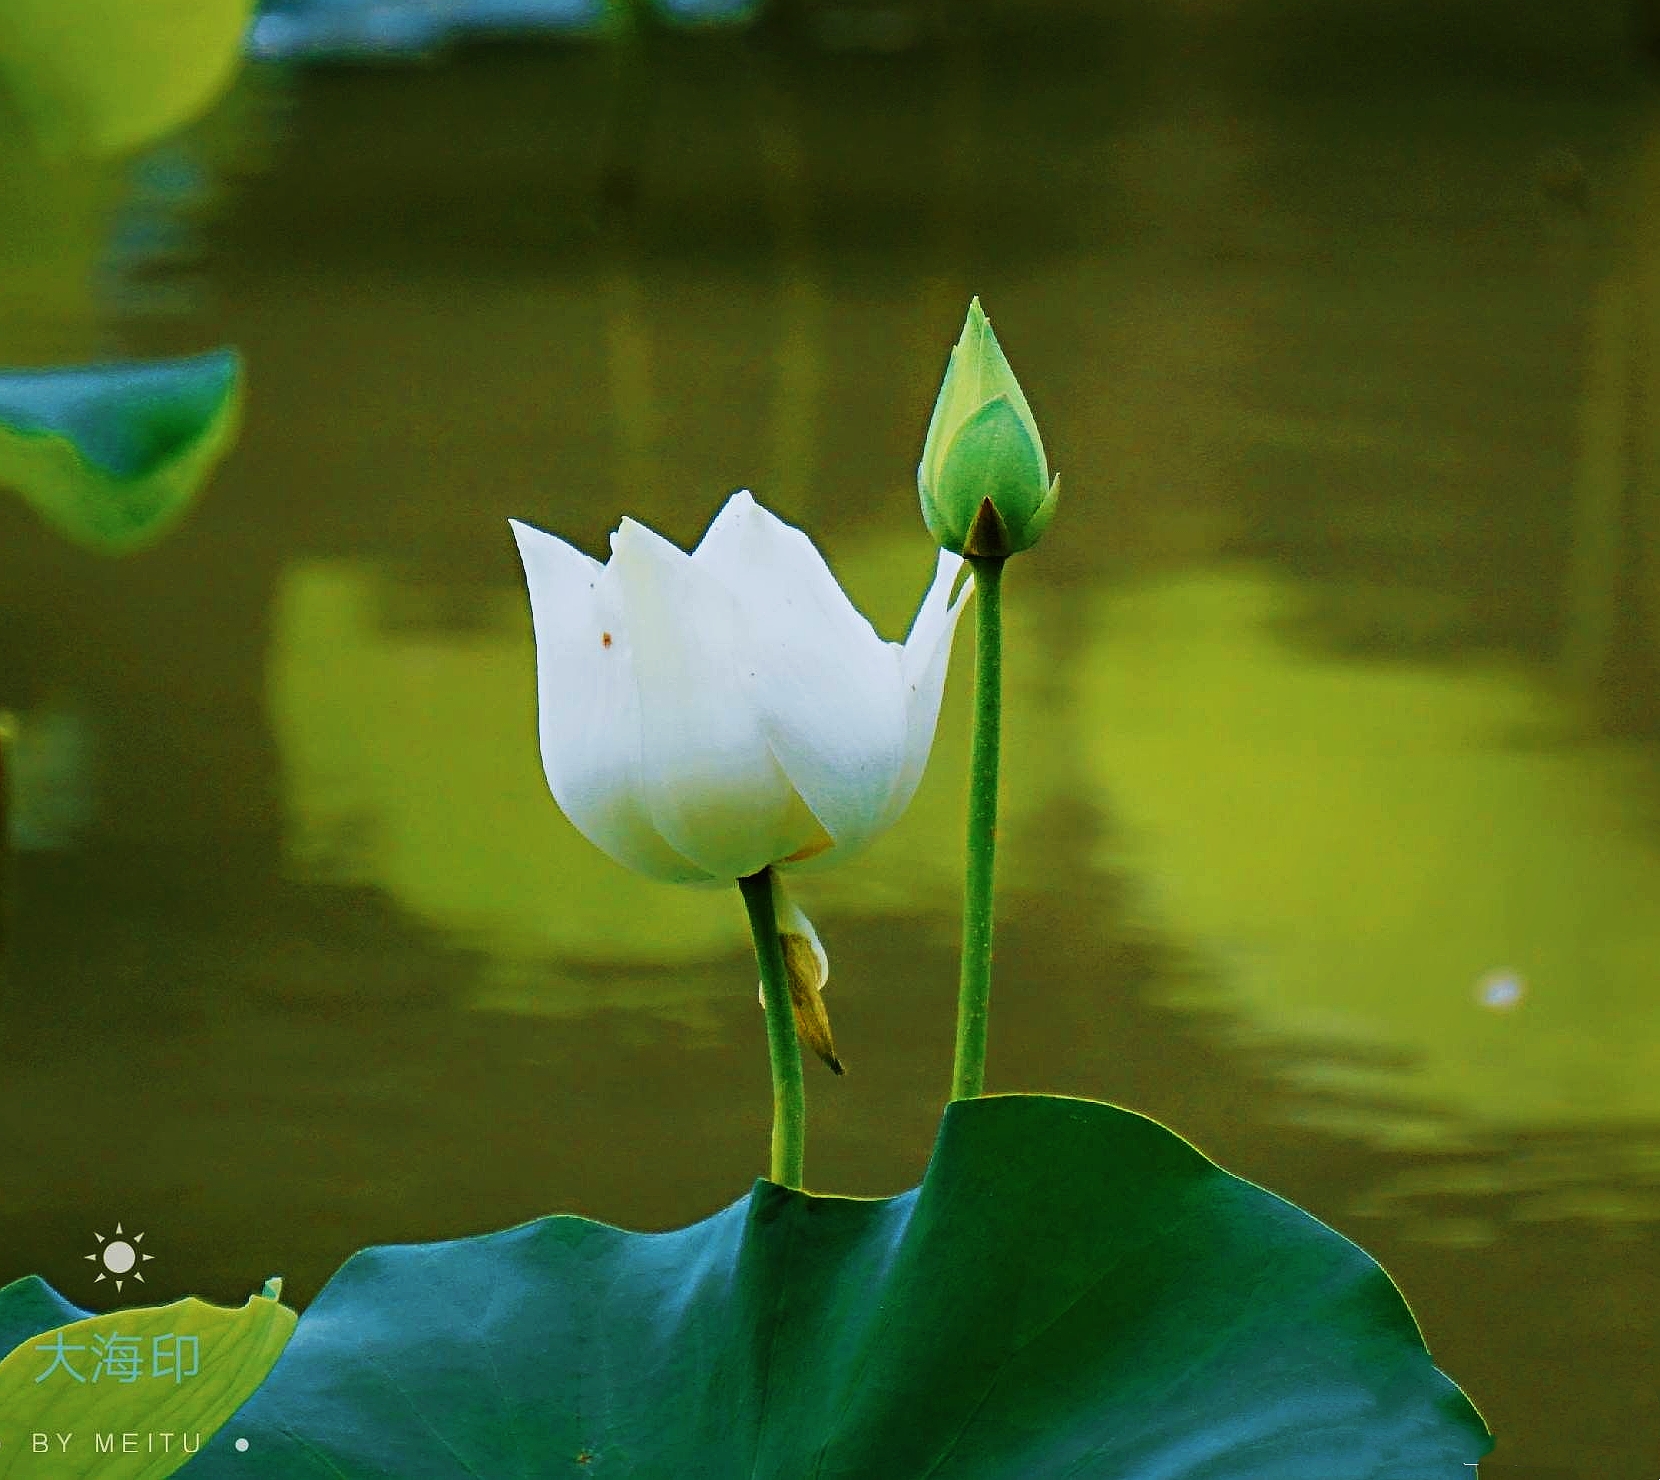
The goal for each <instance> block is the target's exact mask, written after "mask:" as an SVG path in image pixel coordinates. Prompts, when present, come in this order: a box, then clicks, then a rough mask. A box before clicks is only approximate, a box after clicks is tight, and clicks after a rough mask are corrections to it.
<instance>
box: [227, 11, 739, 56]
mask: <svg viewBox="0 0 1660 1480" xmlns="http://www.w3.org/2000/svg"><path fill="white" fill-rule="evenodd" d="M636 8H638V9H640V10H644V11H646V12H648V13H650V14H654V15H656V16H658V17H659V18H661V19H662V20H664V21H667V22H669V23H670V24H674V25H681V26H685V25H693V26H704V25H722V24H740V25H741V24H742V23H744V22H746V21H748V20H750V19H752V18H753V16H754V15H755V12H756V10H757V9H758V8H759V0H267V3H266V4H265V5H263V6H262V7H261V8H260V13H259V16H258V17H257V18H256V19H255V21H254V23H253V26H252V28H251V29H250V31H249V32H248V51H249V53H250V54H251V55H252V56H255V57H258V58H260V59H262V60H280V61H285V62H370V61H403V60H410V59H415V58H422V57H429V56H431V55H433V54H434V53H436V52H439V51H441V50H443V49H444V48H445V47H446V46H449V45H452V44H454V43H457V42H464V41H466V40H468V39H469V38H473V37H492V38H500V37H508V36H519V37H522V36H549V35H554V36H572V35H574V36H605V35H623V34H626V33H627V32H628V31H629V29H630V27H631V25H632V22H633V19H634V12H635V10H636Z"/></svg>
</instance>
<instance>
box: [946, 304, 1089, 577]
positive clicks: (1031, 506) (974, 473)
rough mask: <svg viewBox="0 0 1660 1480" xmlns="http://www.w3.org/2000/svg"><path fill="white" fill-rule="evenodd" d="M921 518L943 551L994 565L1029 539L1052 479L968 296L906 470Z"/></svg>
mask: <svg viewBox="0 0 1660 1480" xmlns="http://www.w3.org/2000/svg"><path fill="white" fill-rule="evenodd" d="M916 481H917V491H918V493H919V494H920V495H921V498H922V517H923V519H924V521H925V522H926V523H927V525H928V532H929V533H930V534H932V535H933V537H934V539H935V541H936V542H937V543H938V544H939V545H940V546H941V547H942V548H944V549H947V550H950V551H952V552H954V553H955V554H958V555H966V556H968V557H970V558H981V559H997V560H1000V559H1002V558H1004V557H1005V556H1008V555H1014V554H1017V553H1018V552H1019V551H1021V550H1025V549H1028V548H1029V547H1030V546H1032V545H1034V544H1036V543H1037V539H1038V536H1039V535H1041V534H1042V533H1043V531H1044V530H1045V529H1046V528H1047V527H1048V524H1049V520H1050V519H1051V517H1053V515H1054V512H1055V500H1056V497H1057V494H1058V492H1059V489H1060V480H1059V479H1058V478H1057V479H1055V480H1054V481H1051V480H1050V478H1049V463H1048V459H1047V458H1046V457H1045V456H1044V452H1043V439H1042V438H1041V437H1040V436H1039V435H1038V428H1037V421H1036V420H1035V419H1034V418H1033V416H1032V408H1031V407H1030V406H1028V405H1027V404H1026V396H1025V394H1024V393H1023V392H1022V391H1021V389H1020V383H1019V382H1018V381H1017V380H1016V379H1015V378H1014V371H1013V370H1011V369H1010V368H1009V362H1008V360H1007V359H1006V358H1005V357H1004V355H1003V350H1002V346H1000V345H999V344H998V342H997V336H996V335H995V334H993V333H992V332H991V322H990V321H989V320H988V319H987V318H986V316H985V313H984V312H983V311H982V310H981V308H980V300H979V299H978V298H976V299H975V300H974V301H973V302H972V303H970V304H969V306H968V319H967V322H965V323H964V325H963V332H962V337H961V338H959V339H958V340H957V343H956V345H955V347H954V348H953V349H952V351H951V359H950V361H949V362H948V363H947V365H946V368H945V379H944V380H943V381H942V382H941V384H940V392H939V397H938V399H937V400H936V401H935V402H934V415H933V419H932V420H931V421H930V422H929V423H928V437H927V440H926V441H925V442H924V443H923V447H922V462H921V463H920V464H919V465H918V467H917V470H916Z"/></svg>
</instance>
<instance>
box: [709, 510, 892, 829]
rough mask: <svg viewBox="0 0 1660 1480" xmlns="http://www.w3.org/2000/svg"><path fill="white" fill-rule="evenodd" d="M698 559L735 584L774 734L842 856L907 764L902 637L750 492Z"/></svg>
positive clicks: (879, 813) (765, 717) (723, 515)
mask: <svg viewBox="0 0 1660 1480" xmlns="http://www.w3.org/2000/svg"><path fill="white" fill-rule="evenodd" d="M692 560H693V562H694V564H696V565H697V566H698V567H699V568H700V569H701V570H704V571H708V572H710V573H711V574H712V575H714V576H716V577H717V578H718V579H719V580H720V581H721V582H723V583H724V585H725V587H726V589H727V590H728V591H729V592H730V593H731V595H732V598H733V600H734V602H735V604H736V606H737V609H738V611H739V613H740V615H741V618H742V621H743V625H744V638H745V642H746V644H747V650H748V653H749V657H750V662H751V666H752V670H753V672H754V675H755V694H756V701H757V704H758V706H759V708H760V712H761V724H762V726H763V728H764V731H765V734H766V738H767V740H768V742H769V743H770V744H771V747H772V751H773V754H774V755H776V756H777V758H778V763H779V764H780V765H781V766H782V767H783V769H784V774H785V775H786V776H788V777H789V779H790V783H791V784H792V785H793V786H794V787H795V789H796V791H797V792H799V793H800V795H801V797H802V799H803V800H804V801H805V802H806V804H807V806H808V807H810V808H811V809H812V811H813V815H814V816H816V817H817V818H818V820H819V821H820V822H821V823H822V824H823V825H824V829H825V831H826V832H827V833H828V834H829V835H830V838H831V839H832V840H833V842H834V843H835V846H836V852H837V856H838V858H839V857H841V856H843V854H844V853H845V852H846V851H847V850H848V849H851V848H854V847H857V846H859V845H860V844H862V843H864V842H867V841H868V840H869V839H870V838H872V837H874V836H875V834H876V833H877V832H878V831H879V830H880V826H881V819H882V817H883V816H884V814H885V812H886V810H887V806H888V799H889V797H890V796H891V794H892V792H893V788H894V784H895V781H896V779H897V777H898V776H899V774H900V771H901V768H902V767H903V765H904V762H905V755H906V735H907V714H906V707H907V706H906V702H905V685H904V681H903V678H902V675H901V671H900V665H901V650H900V648H899V646H898V644H897V643H890V642H883V641H882V639H881V638H880V637H878V636H877V635H876V631H875V629H874V628H873V627H872V626H871V625H870V623H869V622H868V621H866V620H865V618H864V617H863V616H861V615H860V614H859V612H858V611H857V610H856V609H855V608H854V606H853V603H852V602H850V601H849V600H848V599H847V596H846V594H845V593H844V592H843V591H842V589H841V587H840V586H839V585H838V584H837V582H836V578H835V577H834V576H833V575H832V574H831V573H830V567H829V566H828V565H826V564H825V563H824V557H823V556H822V555H820V554H819V552H818V551H817V550H816V549H815V548H814V547H813V543H812V541H811V540H809V539H808V538H807V536H806V535H805V534H803V533H802V532H801V531H800V530H799V529H796V528H794V527H793V526H792V525H789V524H786V523H784V521H783V520H781V519H779V518H778V517H777V516H776V515H774V514H772V513H771V512H769V511H768V510H766V509H764V508H762V507H761V506H760V505H759V504H757V503H756V502H755V501H754V499H752V498H751V497H750V496H749V494H748V493H747V492H745V493H737V494H734V495H733V496H732V498H731V499H730V500H728V502H727V505H726V507H725V508H724V509H722V510H721V512H720V514H719V515H718V516H717V517H716V519H715V521H714V523H713V524H711V525H710V526H709V530H708V532H707V533H706V534H705V535H704V537H703V541H702V543H701V544H699V545H698V547H697V549H696V551H694V552H693V555H692Z"/></svg>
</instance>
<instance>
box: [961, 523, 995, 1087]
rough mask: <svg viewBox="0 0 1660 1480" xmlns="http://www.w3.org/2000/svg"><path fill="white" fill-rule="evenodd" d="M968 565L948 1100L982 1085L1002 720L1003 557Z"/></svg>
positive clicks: (982, 558) (975, 560) (976, 559)
mask: <svg viewBox="0 0 1660 1480" xmlns="http://www.w3.org/2000/svg"><path fill="white" fill-rule="evenodd" d="M969 565H970V566H971V567H973V570H974V746H973V750H972V752H971V754H970V757H969V764H968V776H969V779H968V874H967V880H966V883H965V885H964V889H963V956H962V978H961V981H960V982H959V984H958V988H957V1057H956V1064H955V1066H954V1068H953V1071H952V1075H951V1098H952V1099H954V1100H971V1099H973V1098H974V1097H975V1096H976V1095H978V1094H981V1093H982V1092H983V1091H984V1090H985V1085H986V1015H987V1013H988V1011H989V1010H990V1004H991V925H992V872H993V866H994V864H995V861H996V852H997V763H998V754H999V750H1000V748H1001V747H1000V731H1001V729H1002V724H1003V589H1002V587H1003V561H1002V559H1001V558H991V557H985V556H975V557H971V558H970V560H969Z"/></svg>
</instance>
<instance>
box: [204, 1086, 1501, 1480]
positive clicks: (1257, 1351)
mask: <svg viewBox="0 0 1660 1480" xmlns="http://www.w3.org/2000/svg"><path fill="white" fill-rule="evenodd" d="M236 1436H240V1437H244V1438H246V1439H247V1440H248V1448H247V1449H246V1451H238V1450H237V1449H235V1448H234V1446H233V1442H232V1441H233V1437H236ZM1490 1444H1491V1441H1490V1438H1489V1436H1488V1434H1487V1431H1486V1429H1485V1427H1484V1426H1483V1424H1482V1422H1481V1420H1480V1418H1479V1417H1478V1416H1477V1414H1476V1412H1475V1410H1474V1409H1473V1408H1471V1406H1470V1404H1469V1403H1468V1402H1467V1401H1466V1400H1465V1398H1464V1396H1463V1394H1461V1393H1460V1392H1459V1391H1458V1389H1457V1388H1456V1387H1455V1386H1454V1385H1453V1384H1452V1383H1451V1382H1450V1381H1449V1380H1448V1379H1447V1378H1446V1377H1444V1376H1442V1374H1441V1373H1440V1372H1438V1371H1437V1370H1436V1369H1435V1367H1434V1366H1433V1365H1432V1363H1431V1361H1430V1358H1429V1354H1428V1353H1427V1352H1426V1351H1425V1349H1424V1344H1423V1341H1422V1339H1421V1338H1420V1336H1419V1333H1418V1329H1417V1327H1416V1325H1415V1324H1414V1322H1413V1319H1412V1316H1411V1314H1410V1312H1409V1311H1408V1310H1407V1307H1406V1304H1405V1302H1404V1301H1403V1300H1402V1299H1401V1296H1400V1293H1399V1292H1398V1291H1397V1290H1396V1289H1395V1287H1394V1285H1393V1284H1391V1283H1390V1281H1389V1278H1388V1276H1387V1275H1385V1274H1384V1272H1383V1271H1382V1270H1381V1269H1380V1268H1379V1267H1378V1266H1377V1264H1375V1263H1374V1262H1373V1261H1372V1260H1371V1259H1370V1258H1369V1257H1368V1256H1367V1255H1366V1254H1365V1253H1363V1252H1362V1251H1361V1250H1360V1249H1358V1248H1356V1247H1355V1246H1354V1245H1353V1244H1351V1243H1350V1242H1349V1241H1348V1240H1347V1239H1344V1238H1343V1237H1341V1236H1340V1235H1338V1234H1336V1233H1334V1232H1333V1231H1332V1230H1331V1229H1329V1228H1327V1227H1325V1226H1324V1225H1323V1224H1321V1223H1319V1222H1317V1221H1316V1220H1315V1219H1314V1218H1311V1217H1310V1216H1309V1215H1308V1214H1307V1213H1304V1212H1302V1211H1300V1210H1299V1209H1297V1208H1295V1207H1293V1206H1291V1205H1290V1204H1289V1203H1286V1202H1284V1201H1282V1200H1281V1199H1279V1198H1277V1197H1274V1196H1273V1195H1271V1194H1270V1193H1267V1192H1264V1191H1263V1190H1262V1189H1261V1188H1259V1187H1255V1186H1252V1185H1251V1184H1250V1183H1248V1182H1244V1181H1241V1180H1240V1179H1239V1178H1237V1177H1233V1176H1230V1175H1229V1174H1228V1173H1227V1172H1224V1171H1222V1170H1221V1169H1220V1168H1219V1167H1217V1166H1216V1165H1215V1164H1214V1163H1212V1162H1210V1161H1208V1160H1207V1159H1206V1158H1205V1157H1204V1156H1202V1155H1201V1154H1200V1153H1199V1152H1197V1151H1196V1150H1194V1149H1193V1147H1191V1146H1190V1145H1188V1144H1187V1142H1185V1141H1183V1140H1182V1139H1181V1138H1180V1137H1179V1136H1176V1135H1175V1134H1173V1133H1172V1132H1170V1131H1169V1130H1166V1129H1165V1128H1164V1127H1163V1126H1161V1125H1158V1124H1157V1123H1155V1122H1153V1121H1151V1120H1147V1119H1145V1118H1143V1117H1142V1116H1139V1115H1135V1114H1132V1113H1131V1112H1129V1111H1126V1110H1120V1109H1117V1108H1114V1107H1112V1106H1109V1105H1101V1104H1095V1103H1090V1102H1086V1101H1079V1100H1064V1099H1056V1098H1050V1097H1042V1096H1010V1097H1002V1098H993V1099H985V1100H975V1101H969V1102H965V1103H960V1104H956V1105H953V1106H952V1107H951V1108H950V1109H949V1110H948V1111H947V1113H946V1117H945V1122H944V1125H943V1127H942V1130H941V1134H940V1138H939V1143H938V1146H937V1147H936V1149H935V1153H934V1157H933V1160H932V1162H931V1164H930V1166H929V1169H928V1173H927V1176H926V1177H925V1179H924V1181H923V1184H922V1186H921V1187H920V1188H918V1189H916V1190H915V1191H913V1192H910V1193H907V1194H905V1195H903V1196H900V1197H896V1198H889V1199H884V1200H879V1201H856V1200H852V1199H847V1198H833V1197H814V1196H809V1195H806V1194H803V1193H798V1192H788V1191H785V1190H783V1189H782V1188H779V1187H776V1186H774V1185H772V1184H770V1183H766V1182H762V1183H758V1184H757V1186H756V1188H755V1190H754V1192H753V1193H752V1194H751V1195H750V1196H749V1197H748V1198H746V1199H744V1200H743V1201H741V1202H738V1203H736V1204H734V1205H733V1206H732V1207H730V1208H727V1209H726V1210H725V1211H724V1212H722V1213H718V1214H716V1215H715V1216H714V1217H712V1218H710V1219H708V1220H707V1221H706V1222H703V1223H699V1224H697V1225H695V1226H694V1227H691V1228H687V1229H683V1230H680V1231H678V1232H673V1233H661V1234H636V1233H626V1232H622V1231H620V1230H618V1229H615V1228H609V1227H606V1226H605V1225H603V1224H598V1223H591V1222H588V1221H586V1220H584V1219H580V1218H573V1217H555V1218H544V1219H542V1220H540V1221H538V1222H535V1223H528V1224H525V1225H524V1226H523V1227H520V1228H514V1229H510V1230H508V1231H507V1232H505V1233H497V1234H490V1235H486V1236H482V1237H478V1238H471V1239H462V1240H459V1241H457V1242H453V1243H443V1244H430V1245H408V1246H401V1247H388V1248H378V1249H369V1250H366V1251H364V1252H362V1253H360V1254H357V1255H355V1256H354V1257H353V1258H352V1259H350V1260H349V1261H348V1262H347V1263H346V1265H345V1266H344V1267H343V1268H342V1269H341V1270H340V1272H339V1273H338V1274H337V1275H336V1276H335V1277H334V1279H333V1280H331V1281H330V1282H329V1284H328V1285H327V1286H326V1287H325V1288H324V1290H323V1291H322V1292H321V1293H320V1294H319V1295H318V1297H317V1299H316V1301H315V1302H314V1303H313V1304H312V1306H311V1307H310V1308H309V1309H308V1310H307V1311H306V1313H305V1316H304V1317H303V1319H302V1320H301V1322H300V1325H299V1329H298V1331H297V1332H296V1334H295V1336H294V1339H293V1341H292V1342H291V1343H290V1344H289V1347H288V1349H287V1351H286V1352H284V1354H283V1357H282V1359H281V1360H280V1361H279V1362H278V1364H277V1366H276V1368H275V1369H274V1370H273V1371H272V1373H271V1376H270V1378H269V1379H268V1380H267V1381H266V1383H265V1384H264V1385H263V1386H262V1387H261V1388H260V1390H259V1391H258V1392H257V1393H256V1394H255V1395H254V1396H253V1398H251V1399H250V1400H249V1402H248V1403H247V1405H246V1406H245V1407H244V1408H243V1409H242V1411H241V1412H240V1413H239V1414H237V1415H236V1417H235V1419H234V1421H233V1423H232V1424H231V1425H229V1426H228V1427H227V1428H225V1429H222V1430H221V1431H220V1434H219V1436H218V1438H217V1439H215V1440H213V1441H211V1442H210V1443H209V1444H208V1445H207V1446H206V1447H205V1448H204V1449H203V1451H202V1453H201V1454H200V1455H199V1456H198V1457H197V1458H195V1459H193V1460H192V1461H191V1462H190V1464H189V1465H188V1466H187V1467H186V1468H185V1470H184V1472H183V1473H184V1474H185V1475H186V1476H187V1477H188V1480H202V1477H213V1476H225V1477H231V1480H235V1477H243V1480H245V1477H249V1476H256V1475H257V1476H273V1477H284V1480H287V1477H295V1480H301V1477H306V1476H329V1477H335V1480H338V1477H341V1476H346V1477H352V1480H357V1477H371V1476H386V1477H398V1480H411V1477H426V1476H434V1477H436V1476H445V1477H448V1476H466V1475H471V1476H488V1477H490V1480H512V1477H520V1476H546V1475H571V1476H577V1475H592V1476H613V1477H622V1476H627V1477H633V1480H659V1477H661V1480H697V1477H709V1480H733V1477H737V1476H744V1477H751V1480H754V1477H767V1480H805V1477H810V1476H811V1477H818V1480H923V1477H931V1480H1013V1477H1019V1480H1061V1477H1063V1476H1064V1477H1072V1480H1080V1477H1103V1480H1105V1477H1112V1480H1200V1477H1204V1480H1224V1477H1225V1480H1337V1477H1341V1480H1374V1477H1375V1480H1385V1477H1388V1480H1437V1477H1441V1480H1468V1476H1469V1474H1470V1471H1469V1470H1468V1469H1467V1468H1466V1465H1467V1463H1468V1462H1471V1461H1475V1460H1477V1459H1479V1458H1480V1457H1481V1456H1482V1455H1483V1454H1484V1453H1485V1452H1486V1451H1487V1449H1488V1448H1489V1447H1490Z"/></svg>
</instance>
